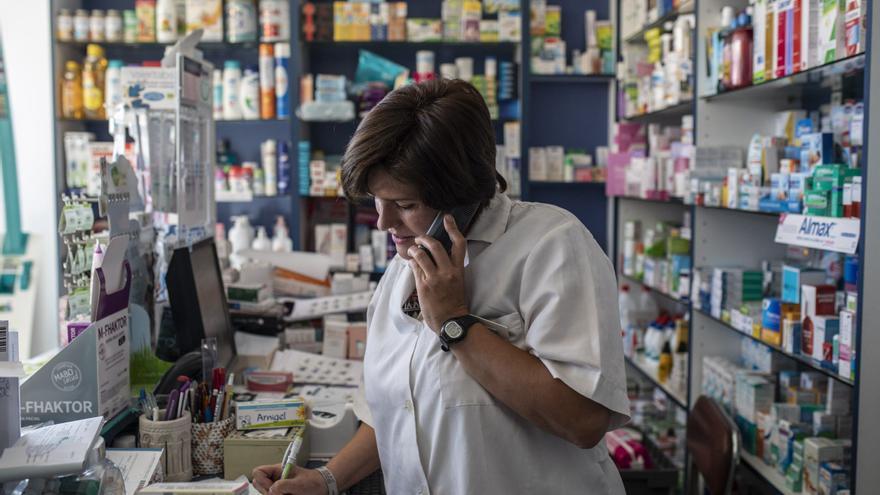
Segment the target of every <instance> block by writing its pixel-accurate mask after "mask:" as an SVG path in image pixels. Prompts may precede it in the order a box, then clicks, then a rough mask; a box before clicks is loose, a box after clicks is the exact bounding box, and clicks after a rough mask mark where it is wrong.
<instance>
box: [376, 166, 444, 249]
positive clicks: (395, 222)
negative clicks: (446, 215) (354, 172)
mask: <svg viewBox="0 0 880 495" xmlns="http://www.w3.org/2000/svg"><path fill="white" fill-rule="evenodd" d="M368 187H369V190H370V194H372V195H373V198H374V199H375V201H376V211H378V212H379V222H378V224H377V226H378V227H379V229H380V230H387V231H388V232H390V233H391V238H392V239H393V240H394V245H395V246H396V247H397V253H398V254H399V255H400V257H401V258H403V259H405V260H409V259H410V256H409V254H408V253H407V250H408V249H409V248H410V247H412V246H415V237H416V236H419V235H424V233H425V232H427V231H428V227H430V226H431V222H433V221H434V217H436V216H437V210H435V209H433V208H430V207H428V206H426V205H425V204H424V203H422V200H421V199H420V198H419V195H418V193H417V191H416V190H415V188H413V187H412V186H410V185H409V184H405V183H403V182H400V181H398V180H397V179H395V178H393V177H391V175H389V174H388V172H386V171H384V170H382V169H378V170H375V171H374V172H372V173H371V174H370V179H369V183H368Z"/></svg>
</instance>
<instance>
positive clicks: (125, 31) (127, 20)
mask: <svg viewBox="0 0 880 495" xmlns="http://www.w3.org/2000/svg"><path fill="white" fill-rule="evenodd" d="M137 32H138V19H137V12H135V11H134V10H123V11H122V41H124V42H126V43H137Z"/></svg>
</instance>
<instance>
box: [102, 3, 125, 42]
mask: <svg viewBox="0 0 880 495" xmlns="http://www.w3.org/2000/svg"><path fill="white" fill-rule="evenodd" d="M104 39H105V40H107V41H108V42H109V43H119V42H120V41H122V16H121V15H119V11H118V10H116V9H110V10H108V11H107V16H106V17H105V18H104Z"/></svg>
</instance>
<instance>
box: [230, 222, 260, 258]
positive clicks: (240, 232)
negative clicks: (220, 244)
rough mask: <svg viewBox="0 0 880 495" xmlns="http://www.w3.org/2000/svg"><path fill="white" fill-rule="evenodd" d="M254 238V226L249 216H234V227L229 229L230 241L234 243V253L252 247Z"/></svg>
mask: <svg viewBox="0 0 880 495" xmlns="http://www.w3.org/2000/svg"><path fill="white" fill-rule="evenodd" d="M253 240H254V228H253V227H251V223H250V222H249V221H248V217H246V216H244V215H242V216H237V217H233V224H232V228H231V229H229V242H230V244H232V254H237V253H240V252H242V251H244V250H245V249H248V248H250V247H251V243H252V242H253Z"/></svg>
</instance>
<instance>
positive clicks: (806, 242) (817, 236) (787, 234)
mask: <svg viewBox="0 0 880 495" xmlns="http://www.w3.org/2000/svg"><path fill="white" fill-rule="evenodd" d="M776 242H778V243H780V244H789V245H791V246H801V247H807V248H814V249H825V250H828V251H837V252H839V253H846V254H855V252H856V248H857V247H858V245H859V219H858V218H834V217H815V216H808V215H787V214H782V215H780V216H779V224H778V225H777V226H776Z"/></svg>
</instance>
